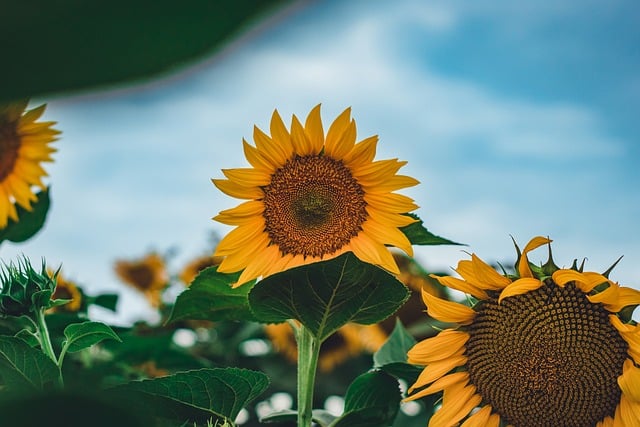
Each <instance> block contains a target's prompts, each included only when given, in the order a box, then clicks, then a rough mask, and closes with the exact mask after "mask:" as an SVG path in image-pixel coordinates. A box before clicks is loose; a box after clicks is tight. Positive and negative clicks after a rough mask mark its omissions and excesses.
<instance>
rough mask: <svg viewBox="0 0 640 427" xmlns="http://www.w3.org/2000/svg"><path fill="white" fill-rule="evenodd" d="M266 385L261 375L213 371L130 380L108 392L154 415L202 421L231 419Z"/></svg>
mask: <svg viewBox="0 0 640 427" xmlns="http://www.w3.org/2000/svg"><path fill="white" fill-rule="evenodd" d="M268 386H269V379H268V378H267V376H266V375H264V374H263V373H261V372H256V371H250V370H247V369H240V368H215V369H199V370H195V371H187V372H180V373H177V374H174V375H170V376H167V377H162V378H155V379H151V380H143V381H132V382H130V383H127V384H124V385H121V386H117V387H114V388H111V389H110V391H111V392H112V395H113V396H114V398H117V399H121V400H122V399H125V400H131V401H135V402H136V404H137V405H138V406H139V407H140V408H145V409H146V410H148V411H150V412H151V413H153V414H155V415H156V416H159V417H163V418H170V419H174V420H179V421H180V422H183V421H185V420H189V421H191V422H203V421H206V420H207V419H209V418H211V417H214V418H216V419H227V420H234V419H235V418H236V416H237V415H238V413H239V412H240V410H241V409H242V408H243V407H244V406H246V405H247V404H248V403H249V402H251V401H252V400H253V399H255V398H256V397H258V396H259V395H260V394H262V393H263V392H264V391H265V390H266V389H267V387H268Z"/></svg>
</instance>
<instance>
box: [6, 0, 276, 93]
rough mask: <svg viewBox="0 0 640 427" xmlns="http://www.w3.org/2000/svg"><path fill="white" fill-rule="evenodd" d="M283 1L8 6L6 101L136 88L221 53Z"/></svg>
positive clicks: (35, 1)
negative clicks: (117, 87) (129, 84)
mask: <svg viewBox="0 0 640 427" xmlns="http://www.w3.org/2000/svg"><path fill="white" fill-rule="evenodd" d="M282 3H284V2H283V1H278V0H263V1H256V0H217V1H211V0H192V1H189V2H188V3H185V4H183V3H181V2H176V1H175V0H136V1H129V0H110V1H102V2H98V3H95V2H89V3H87V2H86V1H83V0H57V1H50V0H25V1H11V2H3V7H2V25H1V26H0V40H3V41H5V43H3V52H2V58H3V61H2V67H0V81H2V82H11V84H4V85H2V90H1V91H0V99H5V100H8V99H18V98H26V97H31V96H36V95H38V96H41V95H43V94H45V93H46V94H48V93H54V92H61V91H69V90H78V89H86V88H90V87H96V86H105V85H107V84H114V83H117V82H125V81H128V82H134V81H136V80H141V79H143V78H146V77H148V76H152V75H159V74H161V73H168V72H171V71H174V70H176V69H177V68H178V67H180V66H183V65H184V64H186V63H187V62H188V61H193V60H194V59H196V58H198V57H201V56H202V55H205V54H211V53H213V52H214V51H216V50H219V49H220V48H221V46H223V45H224V43H225V42H227V41H229V40H230V39H231V38H232V36H234V35H236V34H238V33H240V32H241V30H245V29H246V28H248V26H249V24H250V23H251V22H252V21H256V20H258V18H259V17H260V16H261V15H264V14H265V12H267V11H269V10H271V9H273V8H274V6H276V5H278V4H282Z"/></svg>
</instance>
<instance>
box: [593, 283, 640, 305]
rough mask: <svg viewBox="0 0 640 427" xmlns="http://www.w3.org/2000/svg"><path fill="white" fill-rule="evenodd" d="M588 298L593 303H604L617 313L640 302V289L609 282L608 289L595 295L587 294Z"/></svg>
mask: <svg viewBox="0 0 640 427" xmlns="http://www.w3.org/2000/svg"><path fill="white" fill-rule="evenodd" d="M587 298H588V299H589V301H591V302H592V303H594V304H598V303H602V304H604V307H605V308H606V309H607V310H609V311H610V312H612V313H617V312H619V311H620V310H622V309H623V308H624V307H627V306H629V305H638V304H640V291H638V290H636V289H631V288H626V287H621V286H620V285H618V284H617V283H614V282H609V287H608V288H607V289H605V290H604V291H602V292H599V293H597V294H595V295H587Z"/></svg>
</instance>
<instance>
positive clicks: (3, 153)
mask: <svg viewBox="0 0 640 427" xmlns="http://www.w3.org/2000/svg"><path fill="white" fill-rule="evenodd" d="M19 149H20V137H19V136H18V134H17V132H16V123H5V122H0V182H2V181H4V179H5V178H6V177H7V176H9V175H10V174H11V173H12V172H13V169H14V167H15V164H16V160H17V159H18V150H19Z"/></svg>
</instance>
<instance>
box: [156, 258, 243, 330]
mask: <svg viewBox="0 0 640 427" xmlns="http://www.w3.org/2000/svg"><path fill="white" fill-rule="evenodd" d="M239 277H240V273H233V274H225V273H220V272H218V270H217V266H214V267H208V268H206V269H204V270H202V271H201V272H200V273H199V274H198V275H197V276H196V278H195V279H194V280H193V282H191V286H189V287H188V288H187V289H185V291H184V292H182V293H181V294H180V295H178V298H177V299H176V302H175V304H174V306H173V309H172V310H171V315H170V316H169V319H168V320H167V323H171V322H175V321H178V320H183V319H197V320H211V321H220V320H249V321H253V320H255V317H254V315H253V313H252V312H251V309H250V308H249V291H251V289H252V288H253V286H254V284H255V281H251V282H248V283H245V284H243V285H241V286H238V287H236V288H233V287H231V285H233V284H234V283H236V282H237V281H238V278H239Z"/></svg>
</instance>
